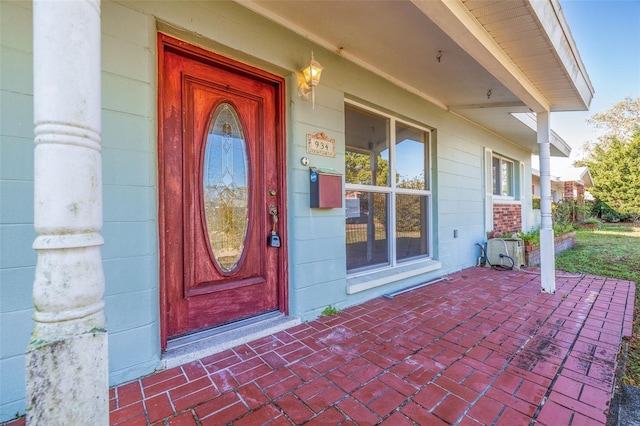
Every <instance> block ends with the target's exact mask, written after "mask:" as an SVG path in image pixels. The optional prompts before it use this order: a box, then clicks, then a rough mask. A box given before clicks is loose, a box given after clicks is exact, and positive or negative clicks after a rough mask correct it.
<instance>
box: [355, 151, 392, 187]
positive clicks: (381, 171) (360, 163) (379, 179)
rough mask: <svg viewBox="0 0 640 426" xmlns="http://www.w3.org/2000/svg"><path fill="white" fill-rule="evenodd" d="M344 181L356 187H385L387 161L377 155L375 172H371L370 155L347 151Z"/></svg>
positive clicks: (387, 174) (386, 181) (387, 180)
mask: <svg viewBox="0 0 640 426" xmlns="http://www.w3.org/2000/svg"><path fill="white" fill-rule="evenodd" d="M374 180H375V182H374ZM345 181H346V182H347V183H352V184H357V185H377V186H387V185H388V182H389V160H385V159H384V158H382V156H381V155H380V154H378V156H377V157H376V164H375V170H372V169H371V155H369V154H362V153H360V152H352V151H347V152H346V154H345Z"/></svg>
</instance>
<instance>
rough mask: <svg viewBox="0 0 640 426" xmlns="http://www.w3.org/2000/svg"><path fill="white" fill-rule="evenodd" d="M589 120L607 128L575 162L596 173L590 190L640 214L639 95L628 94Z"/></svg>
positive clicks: (607, 201)
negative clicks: (582, 157) (631, 95)
mask: <svg viewBox="0 0 640 426" xmlns="http://www.w3.org/2000/svg"><path fill="white" fill-rule="evenodd" d="M589 123H591V124H592V125H594V126H595V127H596V128H598V129H601V130H603V131H604V133H603V134H602V135H601V136H599V137H598V140H597V141H596V142H595V143H590V144H585V158H584V159H583V160H580V161H577V162H576V165H578V166H587V167H589V171H590V172H591V175H592V176H593V181H594V182H593V183H594V187H593V188H591V189H589V192H591V194H593V195H594V196H595V197H596V198H597V199H598V200H600V201H602V202H604V203H605V204H607V205H608V206H609V207H611V208H612V209H614V210H616V211H617V212H619V213H624V214H629V215H635V216H637V215H640V98H636V99H632V98H631V97H627V98H625V99H624V100H623V101H621V102H618V103H617V104H615V105H614V106H613V107H612V108H611V109H609V110H608V111H605V112H603V113H598V114H594V115H593V116H592V117H591V119H590V120H589Z"/></svg>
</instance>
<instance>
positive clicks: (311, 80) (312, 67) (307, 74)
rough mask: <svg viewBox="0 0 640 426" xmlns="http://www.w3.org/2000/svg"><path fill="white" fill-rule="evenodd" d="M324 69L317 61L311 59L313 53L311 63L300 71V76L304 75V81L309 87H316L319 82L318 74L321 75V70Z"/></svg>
mask: <svg viewBox="0 0 640 426" xmlns="http://www.w3.org/2000/svg"><path fill="white" fill-rule="evenodd" d="M323 69H324V67H323V66H322V65H320V63H319V62H318V61H316V60H315V59H314V58H313V53H312V54H311V62H309V65H307V66H306V67H304V69H303V70H302V74H303V75H304V81H305V83H307V84H308V85H309V86H311V87H313V86H317V85H318V83H319V82H320V74H322V70H323Z"/></svg>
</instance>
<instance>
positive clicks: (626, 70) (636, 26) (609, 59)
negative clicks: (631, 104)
mask: <svg viewBox="0 0 640 426" xmlns="http://www.w3.org/2000/svg"><path fill="white" fill-rule="evenodd" d="M560 6H561V8H562V11H563V14H564V17H565V19H566V21H567V23H568V24H569V29H570V31H571V34H572V36H573V39H574V41H575V44H576V46H577V48H578V51H579V53H580V57H581V58H582V62H583V63H584V65H585V68H586V69H587V74H588V75H589V78H590V80H591V84H592V85H593V87H594V89H595V94H594V97H593V100H592V102H591V106H590V108H589V111H584V112H558V113H552V114H551V128H552V129H553V130H554V131H555V132H556V133H557V134H558V135H559V136H560V137H561V138H562V139H564V140H565V142H567V143H568V144H569V145H570V146H571V148H572V153H571V157H570V158H569V159H556V158H553V157H552V160H551V174H552V175H556V176H558V175H562V171H563V170H564V169H565V168H566V167H570V166H571V164H572V163H573V161H575V160H576V159H578V158H580V157H581V156H582V152H581V151H582V150H581V148H582V146H583V145H584V143H585V142H587V141H595V140H597V136H598V135H597V133H596V129H595V128H594V127H593V126H592V125H590V124H588V123H587V120H588V119H589V118H590V117H591V116H592V115H593V114H595V113H598V112H606V111H607V110H609V109H610V108H611V107H612V106H613V105H615V104H616V103H618V102H620V101H622V100H624V99H625V98H626V97H628V96H630V97H631V98H634V99H635V98H638V97H640V0H560ZM532 165H533V167H534V168H538V169H539V165H538V164H537V157H535V158H534V162H533V164H532Z"/></svg>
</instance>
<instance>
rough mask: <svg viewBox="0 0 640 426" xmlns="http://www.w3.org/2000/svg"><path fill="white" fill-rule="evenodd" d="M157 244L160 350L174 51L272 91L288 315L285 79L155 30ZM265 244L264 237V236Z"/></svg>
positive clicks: (281, 273) (282, 303) (281, 301)
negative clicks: (169, 59) (169, 76)
mask: <svg viewBox="0 0 640 426" xmlns="http://www.w3.org/2000/svg"><path fill="white" fill-rule="evenodd" d="M157 42H158V45H157V48H158V86H157V90H158V94H157V100H158V110H157V114H158V139H157V148H158V157H157V164H158V247H159V272H160V274H159V282H158V285H159V287H160V288H159V295H160V342H161V349H162V351H164V350H165V349H166V347H167V321H168V319H167V306H168V301H167V292H166V290H165V286H166V285H167V284H166V283H167V276H168V274H169V273H171V271H170V270H169V269H170V268H168V265H167V264H168V262H167V261H166V259H167V257H168V256H169V255H170V253H169V247H167V244H166V242H165V239H164V238H163V232H164V229H165V227H166V225H167V224H166V217H165V214H164V212H165V205H166V203H167V199H166V194H165V191H164V188H165V186H164V185H165V173H166V172H167V170H165V167H164V156H165V153H164V149H163V146H164V144H163V143H162V141H163V140H164V137H165V133H164V127H165V126H164V124H165V123H164V116H163V105H164V93H163V92H162V88H163V86H164V82H165V75H164V55H165V52H172V53H177V54H179V55H182V56H185V57H187V58H190V59H193V60H196V61H199V62H202V63H204V64H208V65H211V66H213V67H216V68H221V69H223V70H226V71H230V72H234V73H237V74H240V75H243V76H246V77H250V78H253V79H255V80H257V81H260V82H261V83H265V84H268V85H271V86H272V87H273V88H274V91H275V103H276V105H275V111H276V123H275V131H276V141H275V143H276V163H277V164H276V167H277V173H278V176H279V181H278V188H277V191H278V194H280V196H278V197H277V198H276V201H275V202H276V203H277V207H278V212H279V214H278V223H279V226H278V232H279V234H280V239H281V241H282V246H281V247H280V248H279V249H278V250H280V256H279V260H278V276H277V280H278V282H277V291H278V310H279V311H280V312H282V313H284V314H285V315H288V314H289V280H288V258H289V255H288V244H287V241H288V239H287V203H286V198H287V185H286V176H287V175H286V172H287V168H286V159H287V155H286V143H285V142H286V139H285V134H286V126H285V79H284V78H283V77H280V76H277V75H274V74H271V73H269V72H267V71H265V70H261V69H259V68H255V67H253V66H250V65H247V64H244V63H241V62H238V61H236V60H234V59H231V58H227V57H225V56H222V55H219V54H216V53H214V52H210V51H208V50H205V49H203V48H200V47H197V46H194V45H192V44H190V43H187V42H185V41H182V40H179V39H176V38H174V37H171V36H169V35H167V34H164V33H161V32H158V39H157ZM265 244H266V236H265Z"/></svg>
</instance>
